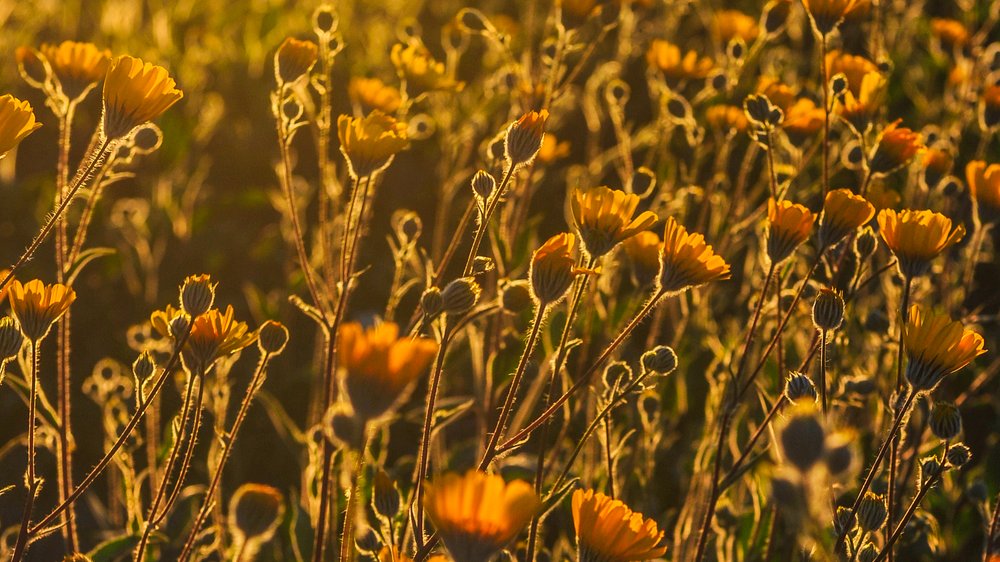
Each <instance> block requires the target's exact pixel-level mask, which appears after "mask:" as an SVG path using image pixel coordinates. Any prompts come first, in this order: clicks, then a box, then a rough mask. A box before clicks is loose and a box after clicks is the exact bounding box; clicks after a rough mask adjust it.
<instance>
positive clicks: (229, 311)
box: [175, 306, 257, 373]
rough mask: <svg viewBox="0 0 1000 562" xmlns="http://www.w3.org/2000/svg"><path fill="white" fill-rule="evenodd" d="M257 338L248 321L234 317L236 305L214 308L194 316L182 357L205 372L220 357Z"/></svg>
mask: <svg viewBox="0 0 1000 562" xmlns="http://www.w3.org/2000/svg"><path fill="white" fill-rule="evenodd" d="M176 335H177V334H175V336H176ZM256 339H257V334H256V333H255V332H252V331H250V329H249V328H248V327H247V325H246V323H245V322H239V321H237V320H236V319H234V318H233V307H232V306H227V307H226V312H225V313H223V312H219V309H217V308H213V309H212V310H209V311H208V312H206V313H205V314H202V315H201V316H198V317H196V318H195V319H194V320H193V324H192V325H191V335H190V336H188V341H187V344H186V345H185V346H184V349H183V350H182V351H181V359H183V360H184V364H185V365H187V367H188V369H190V370H191V371H193V372H195V373H205V372H207V371H208V369H209V368H210V367H211V366H212V364H213V363H215V362H216V361H217V360H219V359H222V358H223V357H228V356H229V355H232V354H234V353H236V352H237V351H239V350H241V349H243V348H244V347H246V346H248V345H250V344H252V343H253V342H254V341H255V340H256Z"/></svg>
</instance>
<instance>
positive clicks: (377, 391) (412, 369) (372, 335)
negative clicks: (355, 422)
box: [337, 322, 438, 421]
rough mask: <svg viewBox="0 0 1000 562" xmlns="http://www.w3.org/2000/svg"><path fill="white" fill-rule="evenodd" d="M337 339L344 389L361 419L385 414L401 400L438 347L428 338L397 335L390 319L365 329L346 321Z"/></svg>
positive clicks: (397, 329)
mask: <svg viewBox="0 0 1000 562" xmlns="http://www.w3.org/2000/svg"><path fill="white" fill-rule="evenodd" d="M337 338H338V342H337V348H338V351H337V353H338V357H339V359H340V365H341V366H342V367H343V369H344V376H343V383H344V390H345V391H346V392H347V396H348V398H349V400H350V403H351V406H352V408H353V411H354V415H355V416H356V417H357V418H360V419H361V420H364V421H373V420H378V419H380V418H382V417H384V416H386V415H388V414H389V413H391V411H392V410H393V409H394V408H395V407H396V406H397V405H398V404H399V403H400V402H401V401H403V400H405V399H406V397H407V396H408V395H409V392H410V390H412V388H413V385H414V383H415V382H416V380H417V377H419V376H420V375H422V374H423V373H424V371H425V370H426V369H427V366H428V365H430V362H431V360H433V359H434V355H435V354H436V353H437V348H438V345H437V343H436V342H435V341H434V340H431V339H428V338H419V337H418V338H411V337H406V336H403V337H400V336H399V326H398V325H396V324H394V323H392V322H386V323H384V324H379V325H378V326H375V327H373V328H370V329H368V330H365V329H364V327H362V326H361V324H359V323H357V322H349V323H347V324H344V325H343V326H342V327H341V328H340V333H339V334H338V335H337Z"/></svg>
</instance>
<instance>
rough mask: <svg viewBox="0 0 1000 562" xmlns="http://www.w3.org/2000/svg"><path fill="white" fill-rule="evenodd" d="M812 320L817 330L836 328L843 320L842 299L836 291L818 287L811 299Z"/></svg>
mask: <svg viewBox="0 0 1000 562" xmlns="http://www.w3.org/2000/svg"><path fill="white" fill-rule="evenodd" d="M812 320H813V325H815V326H816V329H817V330H822V331H830V330H836V329H837V328H839V327H840V325H841V324H842V323H843V322H844V299H842V298H841V297H840V295H839V294H837V292H836V291H833V290H830V289H826V288H823V289H820V291H819V294H817V295H816V300H815V301H813V308H812Z"/></svg>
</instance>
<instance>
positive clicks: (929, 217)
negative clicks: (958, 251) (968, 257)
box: [878, 209, 965, 278]
mask: <svg viewBox="0 0 1000 562" xmlns="http://www.w3.org/2000/svg"><path fill="white" fill-rule="evenodd" d="M878 226H879V231H880V233H881V235H882V239H883V240H885V245H886V246H888V247H889V249H890V250H892V253H893V254H895V255H896V259H897V260H899V270H900V272H902V273H903V275H905V276H906V277H908V278H913V277H918V276H920V275H923V274H924V273H926V272H927V269H928V268H929V267H930V264H931V260H932V259H934V258H935V257H937V256H938V255H939V254H940V253H941V252H943V251H944V250H945V249H947V248H948V247H949V246H951V245H952V244H956V243H957V242H958V241H959V240H961V239H962V237H963V236H965V227H964V226H963V225H961V224H960V225H958V226H956V227H955V228H952V224H951V219H949V218H948V217H946V216H944V215H942V214H940V213H935V212H932V211H911V210H905V211H902V212H899V213H897V212H896V211H894V210H892V209H883V210H882V211H879V214H878Z"/></svg>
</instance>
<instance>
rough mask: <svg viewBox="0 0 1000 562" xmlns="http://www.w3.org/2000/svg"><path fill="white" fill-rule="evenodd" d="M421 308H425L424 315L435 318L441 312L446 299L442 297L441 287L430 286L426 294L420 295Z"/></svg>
mask: <svg viewBox="0 0 1000 562" xmlns="http://www.w3.org/2000/svg"><path fill="white" fill-rule="evenodd" d="M420 308H421V309H423V311H424V315H426V316H428V317H430V318H434V317H435V316H437V315H438V314H441V310H442V309H443V308H444V299H443V298H442V297H441V289H438V288H437V287H428V288H427V289H426V290H425V291H424V294H422V295H420Z"/></svg>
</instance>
